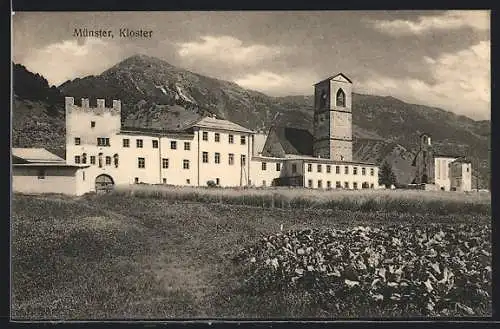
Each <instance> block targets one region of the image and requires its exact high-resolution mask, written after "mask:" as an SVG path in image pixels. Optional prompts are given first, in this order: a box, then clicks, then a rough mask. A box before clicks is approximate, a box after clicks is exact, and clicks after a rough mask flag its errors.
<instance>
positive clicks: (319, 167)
mask: <svg viewBox="0 0 500 329" xmlns="http://www.w3.org/2000/svg"><path fill="white" fill-rule="evenodd" d="M318 172H321V165H320V164H319V165H318Z"/></svg>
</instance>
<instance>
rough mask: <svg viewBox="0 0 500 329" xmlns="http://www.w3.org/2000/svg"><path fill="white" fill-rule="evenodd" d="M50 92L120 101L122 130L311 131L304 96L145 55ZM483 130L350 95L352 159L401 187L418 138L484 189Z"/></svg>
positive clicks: (449, 116)
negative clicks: (180, 123)
mask: <svg viewBox="0 0 500 329" xmlns="http://www.w3.org/2000/svg"><path fill="white" fill-rule="evenodd" d="M57 90H58V91H59V92H60V94H61V97H62V96H73V97H75V102H76V103H78V102H79V98H90V100H91V103H93V104H95V99H96V98H104V99H106V100H107V102H108V101H109V102H110V101H111V99H121V100H122V117H123V118H122V119H123V122H122V124H123V125H124V126H134V127H160V128H161V127H162V126H164V125H166V124H167V121H168V120H172V118H171V117H172V115H174V116H175V115H177V116H178V117H179V118H184V117H185V116H186V115H188V116H190V115H192V114H193V113H194V114H195V115H198V116H200V117H201V116H204V115H212V114H215V115H217V116H218V117H221V118H224V119H228V120H231V121H234V122H236V123H238V124H241V125H243V126H246V127H248V128H251V129H253V130H256V131H265V132H267V131H268V130H269V128H270V127H271V125H281V126H288V127H297V128H301V129H307V130H309V131H311V130H312V113H313V96H312V95H291V96H283V97H277V96H268V95H266V94H264V93H261V92H258V91H253V90H248V89H245V88H242V87H240V86H239V85H237V84H236V83H234V82H230V81H225V80H220V79H216V78H211V77H206V76H203V75H200V74H197V73H194V72H191V71H188V70H184V69H182V68H178V67H175V66H173V65H171V64H169V63H168V62H166V61H163V60H161V59H158V58H154V57H151V56H147V55H135V56H131V57H129V58H126V59H125V60H123V61H121V62H119V63H117V64H115V65H113V66H112V67H110V68H109V69H107V70H105V71H104V72H102V73H101V74H99V75H92V76H87V77H83V78H76V79H73V80H68V81H66V82H64V83H62V84H61V85H60V86H59V87H58V88H57ZM20 101H22V100H20ZM49 103H50V102H49ZM61 104H64V102H62V103H61ZM169 111H170V112H169ZM186 111H187V112H186ZM169 113H170V114H169ZM175 113H177V114H175ZM186 113H187V114H186ZM490 125H491V124H490V122H489V121H487V120H480V121H476V120H474V119H471V118H468V117H465V116H459V115H456V114H454V113H452V112H450V111H445V110H442V109H439V108H435V107H429V106H424V105H418V104H410V103H406V102H404V101H402V100H399V99H397V98H395V97H392V96H374V95H365V94H358V93H353V138H354V150H353V153H354V155H355V157H356V158H358V159H360V160H361V159H370V161H374V162H376V163H377V164H381V162H383V161H386V160H387V161H390V162H391V164H392V165H393V167H394V171H395V172H396V176H397V178H398V181H400V182H402V183H408V182H409V181H408V180H410V179H411V176H412V175H413V173H412V169H411V168H409V165H408V163H409V162H411V160H408V159H410V158H411V157H412V154H414V153H415V151H416V147H417V146H418V135H419V134H420V133H423V132H426V133H429V134H430V135H431V136H432V137H433V143H434V145H435V146H436V149H438V150H440V151H442V152H443V153H450V152H451V153H460V154H466V155H469V156H470V157H472V158H474V159H475V160H476V159H477V160H478V162H479V163H480V168H479V171H480V176H481V179H480V180H481V184H483V185H488V182H489V141H490ZM410 167H411V166H410Z"/></svg>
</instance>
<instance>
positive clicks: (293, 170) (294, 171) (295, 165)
mask: <svg viewBox="0 0 500 329" xmlns="http://www.w3.org/2000/svg"><path fill="white" fill-rule="evenodd" d="M296 172H297V164H296V163H292V173H293V174H295V173H296Z"/></svg>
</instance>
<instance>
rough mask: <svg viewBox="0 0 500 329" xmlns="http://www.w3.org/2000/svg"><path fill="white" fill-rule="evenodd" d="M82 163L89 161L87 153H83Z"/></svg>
mask: <svg viewBox="0 0 500 329" xmlns="http://www.w3.org/2000/svg"><path fill="white" fill-rule="evenodd" d="M82 163H83V164H86V163H87V153H83V154H82Z"/></svg>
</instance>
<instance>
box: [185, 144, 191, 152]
mask: <svg viewBox="0 0 500 329" xmlns="http://www.w3.org/2000/svg"><path fill="white" fill-rule="evenodd" d="M189 150H191V143H190V142H184V151H189Z"/></svg>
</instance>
